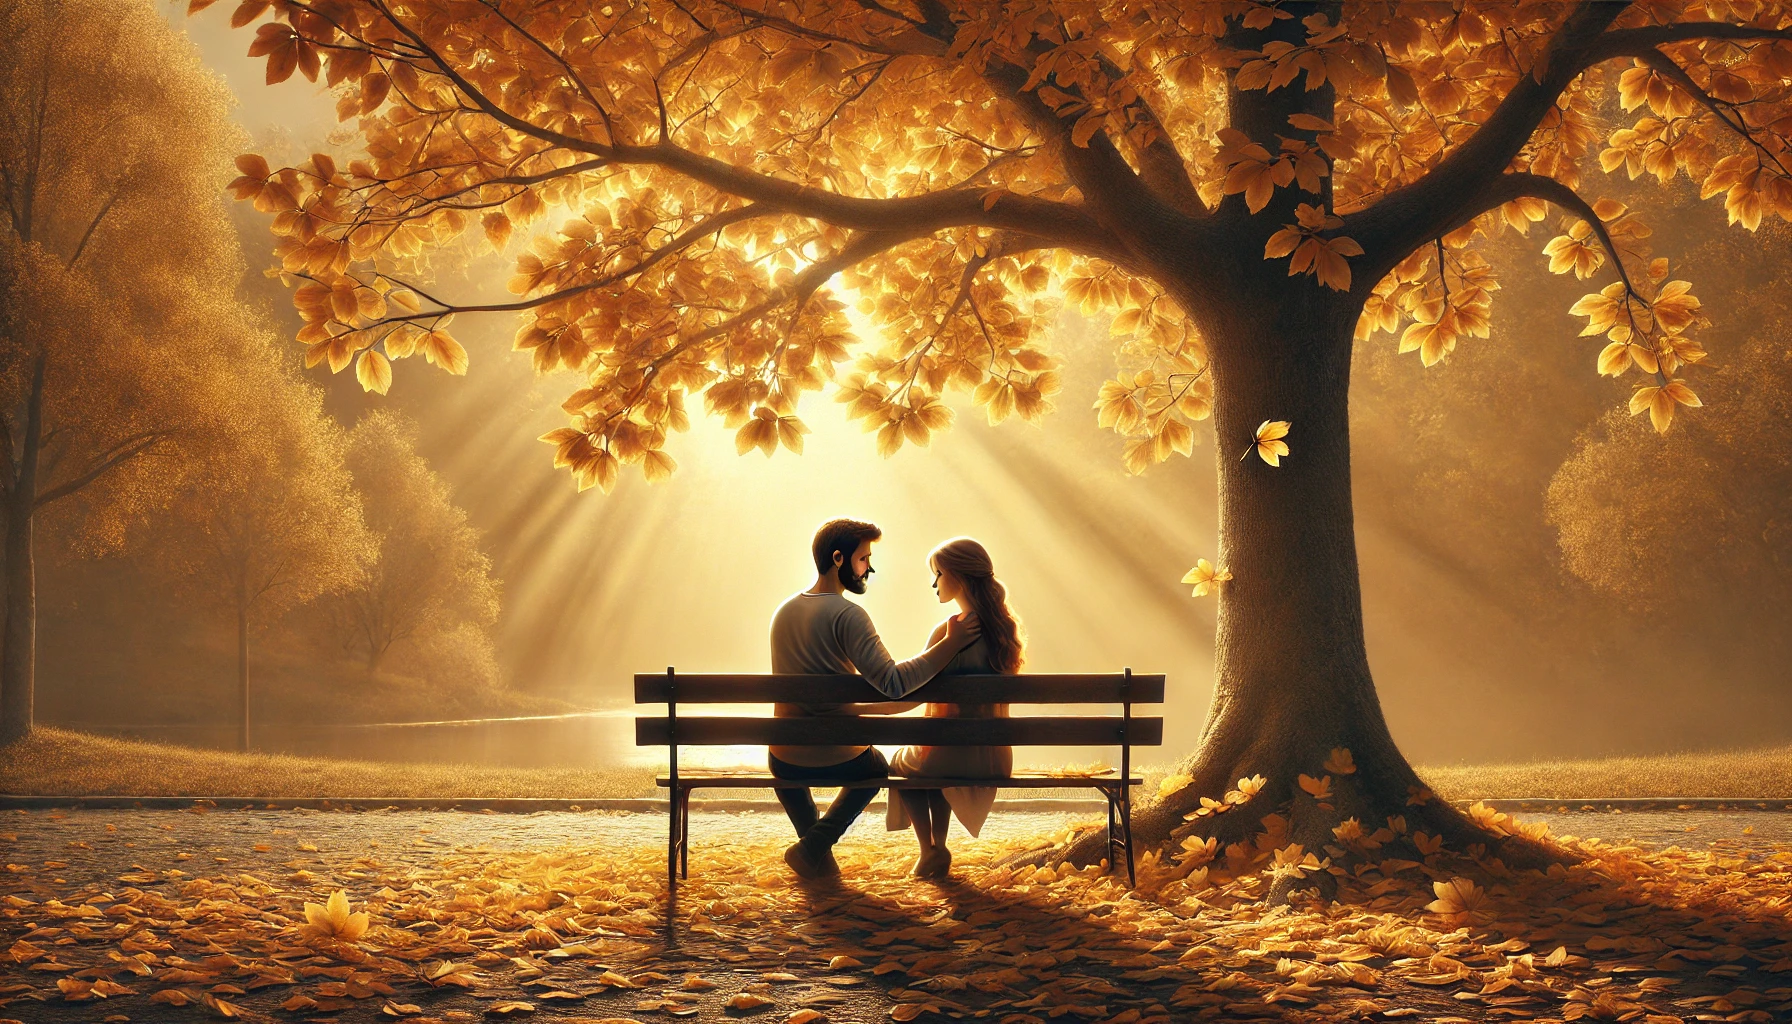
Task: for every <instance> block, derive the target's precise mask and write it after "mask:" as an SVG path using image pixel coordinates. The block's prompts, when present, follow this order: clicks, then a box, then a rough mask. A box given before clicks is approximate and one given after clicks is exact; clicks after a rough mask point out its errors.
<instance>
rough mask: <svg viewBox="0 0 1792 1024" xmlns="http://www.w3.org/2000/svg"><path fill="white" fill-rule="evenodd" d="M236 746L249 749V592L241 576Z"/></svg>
mask: <svg viewBox="0 0 1792 1024" xmlns="http://www.w3.org/2000/svg"><path fill="white" fill-rule="evenodd" d="M236 700H237V712H238V714H237V736H236V748H237V749H238V750H241V751H243V752H245V753H247V752H248V750H249V593H248V589H247V587H246V586H245V584H244V582H243V579H242V577H241V576H239V577H237V585H236Z"/></svg>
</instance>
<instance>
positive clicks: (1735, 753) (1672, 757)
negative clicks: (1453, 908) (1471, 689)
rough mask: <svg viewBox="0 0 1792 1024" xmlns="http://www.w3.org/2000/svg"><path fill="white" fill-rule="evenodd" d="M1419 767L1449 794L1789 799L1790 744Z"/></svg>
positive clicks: (1474, 796) (1455, 796)
mask: <svg viewBox="0 0 1792 1024" xmlns="http://www.w3.org/2000/svg"><path fill="white" fill-rule="evenodd" d="M1418 772H1419V777H1420V778H1422V779H1424V780H1425V781H1426V783H1428V784H1429V785H1430V786H1431V788H1432V790H1433V791H1435V792H1436V793H1437V794H1438V795H1439V796H1442V797H1446V798H1448V799H1451V800H1498V799H1519V798H1523V797H1543V798H1545V799H1550V800H1556V799H1561V800H1572V799H1595V800H1597V799H1611V798H1617V797H1661V796H1689V797H1737V798H1749V797H1765V798H1771V799H1779V798H1792V746H1783V747H1765V748H1758V749H1755V750H1721V751H1706V752H1703V753H1693V754H1652V755H1649V756H1646V757H1604V758H1590V759H1586V760H1567V759H1564V760H1560V761H1531V762H1527V763H1524V764H1481V765H1449V766H1438V767H1424V766H1420V767H1419V769H1418Z"/></svg>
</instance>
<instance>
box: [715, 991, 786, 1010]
mask: <svg viewBox="0 0 1792 1024" xmlns="http://www.w3.org/2000/svg"><path fill="white" fill-rule="evenodd" d="M776 1002H777V1000H775V999H767V998H766V997H765V996H762V995H755V994H754V993H752V992H736V993H735V994H734V995H732V996H729V997H728V1000H727V1001H726V1002H725V1003H723V1004H722V1005H724V1006H726V1007H727V1008H728V1009H730V1010H757V1009H759V1008H761V1007H765V1006H772V1005H774V1004H775V1003H776Z"/></svg>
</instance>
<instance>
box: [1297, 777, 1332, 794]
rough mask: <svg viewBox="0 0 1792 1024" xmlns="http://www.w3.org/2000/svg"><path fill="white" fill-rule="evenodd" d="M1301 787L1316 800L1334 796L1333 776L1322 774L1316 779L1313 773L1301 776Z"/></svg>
mask: <svg viewBox="0 0 1792 1024" xmlns="http://www.w3.org/2000/svg"><path fill="white" fill-rule="evenodd" d="M1299 781H1300V788H1301V789H1303V790H1306V792H1307V795H1308V796H1311V797H1312V798H1313V799H1315V800H1330V799H1331V796H1332V777H1331V776H1330V775H1322V776H1320V777H1319V778H1317V779H1315V778H1314V777H1312V776H1311V775H1302V776H1301V777H1300V780H1299Z"/></svg>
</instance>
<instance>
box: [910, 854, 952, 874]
mask: <svg viewBox="0 0 1792 1024" xmlns="http://www.w3.org/2000/svg"><path fill="white" fill-rule="evenodd" d="M911 873H912V874H913V875H914V876H915V877H916V878H944V877H946V876H947V875H949V874H951V873H952V851H951V850H948V849H946V848H945V847H944V846H935V847H932V848H930V849H927V850H924V851H922V853H921V857H920V859H919V860H917V861H915V867H914V870H913V871H912V872H911Z"/></svg>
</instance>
